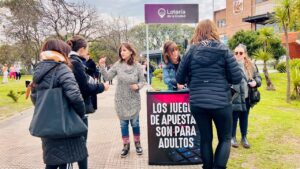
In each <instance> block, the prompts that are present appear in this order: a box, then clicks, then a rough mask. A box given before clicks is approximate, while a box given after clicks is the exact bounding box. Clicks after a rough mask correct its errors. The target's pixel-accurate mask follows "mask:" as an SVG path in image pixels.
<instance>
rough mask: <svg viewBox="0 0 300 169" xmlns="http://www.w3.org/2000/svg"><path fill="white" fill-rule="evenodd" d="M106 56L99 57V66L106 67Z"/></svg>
mask: <svg viewBox="0 0 300 169" xmlns="http://www.w3.org/2000/svg"><path fill="white" fill-rule="evenodd" d="M105 62H106V57H104V58H101V59H99V66H100V67H105Z"/></svg>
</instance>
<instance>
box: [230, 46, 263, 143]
mask: <svg viewBox="0 0 300 169" xmlns="http://www.w3.org/2000/svg"><path fill="white" fill-rule="evenodd" d="M234 54H235V58H236V60H237V61H238V63H239V66H240V68H241V70H242V72H243V73H242V76H243V79H242V81H241V83H239V84H237V85H233V88H234V89H235V90H237V91H238V93H239V95H238V97H237V98H236V99H234V100H233V112H232V117H233V125H232V139H231V145H232V147H234V148H238V147H239V144H238V142H237V140H236V128H237V122H238V120H239V122H240V130H241V135H242V138H241V144H242V146H243V147H244V148H250V143H249V142H248V139H247V133H248V117H249V111H250V107H252V106H253V105H252V100H250V97H249V96H250V92H251V88H257V87H260V85H261V77H260V75H259V72H258V70H257V68H256V66H255V64H254V63H252V61H251V60H250V58H249V57H248V54H247V47H246V46H245V45H243V44H239V45H238V46H237V47H236V48H235V50H234Z"/></svg>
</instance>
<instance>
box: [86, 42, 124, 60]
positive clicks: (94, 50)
mask: <svg viewBox="0 0 300 169" xmlns="http://www.w3.org/2000/svg"><path fill="white" fill-rule="evenodd" d="M89 53H90V56H91V58H93V59H94V61H95V62H96V63H97V62H98V60H99V59H100V58H101V57H106V58H107V59H106V62H107V64H113V63H114V62H116V61H117V60H118V58H119V57H118V52H117V51H115V50H112V49H111V48H110V47H109V44H107V43H106V42H105V40H99V41H95V42H92V43H90V45H89Z"/></svg>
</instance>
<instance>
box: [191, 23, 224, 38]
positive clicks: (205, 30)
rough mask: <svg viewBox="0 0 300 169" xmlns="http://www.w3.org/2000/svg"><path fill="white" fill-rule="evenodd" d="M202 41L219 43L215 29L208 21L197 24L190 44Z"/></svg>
mask: <svg viewBox="0 0 300 169" xmlns="http://www.w3.org/2000/svg"><path fill="white" fill-rule="evenodd" d="M203 40H217V41H220V37H219V33H218V30H217V27H216V25H215V24H214V22H212V21H211V20H209V19H205V20H202V21H200V22H199V23H198V25H197V27H196V29H195V31H194V35H193V37H192V39H191V44H197V43H199V42H200V41H203Z"/></svg>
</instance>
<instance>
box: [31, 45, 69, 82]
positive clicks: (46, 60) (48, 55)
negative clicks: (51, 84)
mask: <svg viewBox="0 0 300 169" xmlns="http://www.w3.org/2000/svg"><path fill="white" fill-rule="evenodd" d="M40 60H41V62H40V63H39V64H38V65H37V67H36V68H35V72H34V76H33V82H35V83H39V82H40V81H41V80H42V79H43V77H44V75H45V74H47V73H48V72H49V71H50V70H51V69H53V68H54V67H55V66H56V65H58V64H60V63H61V62H66V59H65V58H64V56H63V55H62V54H60V53H58V52H56V51H43V52H41V54H40Z"/></svg>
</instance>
